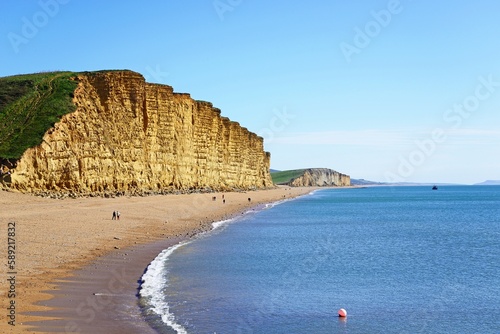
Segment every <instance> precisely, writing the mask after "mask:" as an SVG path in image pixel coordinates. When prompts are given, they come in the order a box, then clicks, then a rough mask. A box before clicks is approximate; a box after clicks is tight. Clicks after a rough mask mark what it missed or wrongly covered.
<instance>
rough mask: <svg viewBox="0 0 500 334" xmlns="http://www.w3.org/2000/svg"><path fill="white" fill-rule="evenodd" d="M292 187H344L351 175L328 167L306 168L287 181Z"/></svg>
mask: <svg viewBox="0 0 500 334" xmlns="http://www.w3.org/2000/svg"><path fill="white" fill-rule="evenodd" d="M288 185H290V186H292V187H326V186H337V187H346V186H350V185H351V177H350V176H349V175H345V174H342V173H339V172H336V171H334V170H332V169H328V168H311V169H306V170H305V171H304V173H303V174H302V175H300V176H299V177H296V178H294V179H292V180H290V182H289V183H288Z"/></svg>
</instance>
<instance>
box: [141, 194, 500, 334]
mask: <svg viewBox="0 0 500 334" xmlns="http://www.w3.org/2000/svg"><path fill="white" fill-rule="evenodd" d="M150 270H151V271H150V272H149V274H150V275H149V276H148V273H146V275H145V280H146V282H145V283H146V284H145V285H144V289H145V291H143V292H141V293H142V294H143V296H144V297H143V302H145V305H146V313H149V314H156V313H158V314H161V315H162V317H163V320H161V319H160V318H159V317H158V316H156V315H154V316H153V315H151V316H149V320H150V321H151V322H152V323H153V324H154V326H155V327H156V328H158V329H159V331H160V332H164V333H175V332H178V333H210V334H212V333H218V334H223V333H228V334H234V333H287V334H291V333H315V334H319V333H349V334H355V333H500V187H499V186H448V187H440V188H439V190H437V191H433V190H431V189H430V187H374V188H363V189H327V190H321V191H317V192H315V193H314V194H311V195H308V196H304V197H301V198H299V199H295V200H291V201H287V202H284V203H281V204H279V205H275V206H272V207H270V208H268V209H263V210H261V211H258V212H256V213H252V214H247V215H245V216H244V217H243V218H240V219H238V220H237V221H234V222H231V223H228V224H226V225H224V226H223V227H221V228H219V229H217V231H216V232H213V233H210V234H209V235H206V236H203V237H200V238H199V239H197V240H195V241H193V242H190V243H188V244H185V245H182V246H180V247H178V248H176V249H171V250H169V251H168V252H166V253H164V254H162V255H161V256H159V258H158V259H157V260H156V262H155V263H154V264H153V265H152V266H151V268H150ZM148 293H149V294H150V295H149V296H148ZM339 308H345V309H346V310H347V312H348V316H347V318H345V319H342V318H338V317H337V311H338V309H339ZM153 311H154V312H153ZM167 323H168V325H167ZM172 327H174V328H176V330H172Z"/></svg>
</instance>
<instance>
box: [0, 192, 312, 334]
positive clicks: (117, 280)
mask: <svg viewBox="0 0 500 334" xmlns="http://www.w3.org/2000/svg"><path fill="white" fill-rule="evenodd" d="M315 189H318V188H290V187H277V188H275V189H268V190H257V191H247V192H227V193H224V194H222V193H209V194H189V195H158V196H148V197H118V198H112V199H103V198H78V199H65V200H56V199H47V198H40V197H36V196H31V195H26V194H19V193H9V192H0V205H2V212H1V213H0V217H2V222H3V224H2V233H3V234H4V235H6V234H7V222H15V223H16V228H17V230H16V232H17V234H16V242H17V246H18V255H17V257H18V258H17V259H18V262H17V263H18V264H17V267H18V274H17V277H16V279H17V282H16V291H17V294H16V297H15V302H16V307H17V308H16V313H15V325H16V326H11V325H9V324H8V319H3V321H2V322H1V323H0V329H1V330H2V331H3V332H16V333H19V332H30V333H46V332H53V333H54V332H60V333H65V332H68V333H78V332H79V333H86V332H89V331H91V332H92V333H99V328H102V330H103V332H106V333H122V332H123V331H124V330H126V331H127V332H128V333H133V332H137V333H148V330H149V331H150V332H151V333H154V331H153V330H152V329H151V328H149V327H148V326H147V327H146V326H144V325H145V324H146V323H145V322H143V323H141V321H138V320H143V319H137V312H138V309H139V307H138V305H137V297H136V294H137V288H138V280H139V279H140V277H141V276H142V274H143V272H144V271H145V268H147V266H148V264H149V263H150V262H151V261H152V260H153V259H154V258H155V257H156V256H157V255H158V254H159V253H160V252H161V251H162V250H164V249H166V248H168V247H171V246H173V245H175V244H178V243H180V242H182V241H185V240H188V239H190V238H192V237H194V236H196V235H197V234H199V233H201V232H206V231H209V230H211V229H212V223H213V222H217V221H221V220H225V219H229V218H233V217H235V216H239V215H241V214H243V213H244V212H246V211H248V209H250V208H253V207H255V206H257V205H260V204H266V203H271V202H276V201H279V200H283V199H289V198H293V197H297V196H300V195H305V194H308V193H310V192H311V191H314V190H315ZM223 195H224V200H225V201H223V197H222V196H223ZM214 197H215V199H214ZM115 210H118V211H120V212H121V213H122V215H121V220H119V221H115V220H112V217H111V213H112V212H113V211H115ZM2 290H3V287H2ZM5 295H7V292H5ZM130 297H132V298H130ZM134 307H135V309H134ZM115 315H116V317H118V318H116V317H115ZM131 316H132V317H131ZM113 317H114V318H113ZM127 317H128V318H127ZM134 317H135V318H134ZM2 318H3V317H2ZM117 320H118V321H117ZM118 324H119V325H118ZM146 325H147V324H146ZM96 329H97V330H96Z"/></svg>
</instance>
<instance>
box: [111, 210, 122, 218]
mask: <svg viewBox="0 0 500 334" xmlns="http://www.w3.org/2000/svg"><path fill="white" fill-rule="evenodd" d="M111 220H120V211H113V217H112V218H111Z"/></svg>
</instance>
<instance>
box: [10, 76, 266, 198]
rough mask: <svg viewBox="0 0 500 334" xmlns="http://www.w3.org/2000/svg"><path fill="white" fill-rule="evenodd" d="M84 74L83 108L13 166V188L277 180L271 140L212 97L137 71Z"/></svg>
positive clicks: (78, 190)
mask: <svg viewBox="0 0 500 334" xmlns="http://www.w3.org/2000/svg"><path fill="white" fill-rule="evenodd" d="M77 80H78V87H77V88H76V90H75V92H74V99H73V102H74V104H75V105H76V107H77V109H76V111H75V112H73V113H70V114H67V115H65V116H63V117H62V119H61V120H60V122H58V123H56V124H55V126H54V127H53V128H52V129H50V130H49V131H47V132H46V133H45V135H44V137H43V142H42V144H41V145H39V146H36V147H33V148H30V149H28V150H27V151H25V152H24V154H23V155H22V157H21V158H20V159H19V160H18V161H17V162H16V165H15V167H13V168H11V169H9V172H10V175H9V182H8V186H9V187H10V188H11V189H17V190H19V191H23V192H33V193H46V192H48V193H50V192H59V193H60V192H63V193H64V192H67V193H68V192H69V193H72V194H106V193H127V194H135V193H144V192H172V191H179V190H180V191H192V190H195V189H201V190H219V191H224V190H235V189H245V190H246V189H256V188H266V187H271V186H272V185H273V184H272V180H271V176H270V173H269V165H270V154H269V153H268V152H264V148H263V139H262V138H261V137H258V136H257V135H256V134H254V133H252V132H250V131H248V130H247V129H246V128H244V127H242V126H240V125H239V124H238V123H237V122H233V121H231V120H229V119H228V118H226V117H222V116H221V114H220V110H219V109H217V108H214V107H213V106H212V104H211V103H209V102H203V101H196V100H193V99H192V98H191V97H190V95H189V94H182V93H174V91H173V88H172V87H170V86H166V85H159V84H150V83H146V82H145V80H144V78H143V76H142V75H140V74H139V73H135V72H131V71H106V72H91V73H82V74H79V75H78V77H77ZM4 185H5V182H4Z"/></svg>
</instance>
